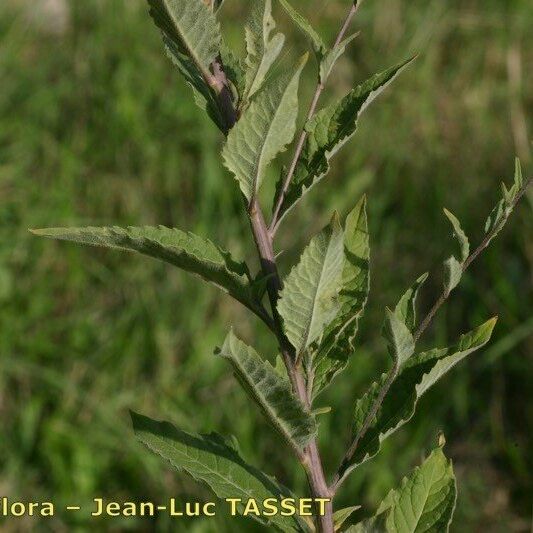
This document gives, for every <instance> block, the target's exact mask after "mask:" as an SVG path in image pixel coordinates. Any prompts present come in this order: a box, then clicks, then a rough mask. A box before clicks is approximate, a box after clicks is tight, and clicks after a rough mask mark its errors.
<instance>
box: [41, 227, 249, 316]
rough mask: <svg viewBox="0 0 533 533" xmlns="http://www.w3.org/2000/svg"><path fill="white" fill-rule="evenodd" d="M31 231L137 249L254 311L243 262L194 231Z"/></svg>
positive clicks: (131, 229)
mask: <svg viewBox="0 0 533 533" xmlns="http://www.w3.org/2000/svg"><path fill="white" fill-rule="evenodd" d="M33 233H35V234H36V235H40V236H43V237H49V238H53V239H58V240H62V241H72V242H77V243H80V244H88V245H91V246H100V247H103V248H113V249H119V250H127V251H131V252H138V253H140V254H143V255H146V256H149V257H153V258H155V259H160V260H162V261H165V262H166V263H170V264H172V265H174V266H177V267H178V268H181V269H183V270H186V271H187V272H191V273H192V274H196V275H198V276H200V277H201V278H203V279H204V280H206V281H208V282H211V283H213V284H215V285H217V286H218V287H220V288H222V289H223V290H225V291H226V292H228V293H229V294H230V295H231V296H233V297H234V298H235V299H237V300H239V301H240V302H241V303H243V304H244V305H246V306H247V307H249V308H250V309H252V310H253V311H256V310H257V303H256V302H255V300H254V299H253V296H252V291H251V289H250V281H249V280H250V273H249V270H248V267H247V266H246V264H245V263H243V262H237V261H235V260H234V259H232V257H231V255H230V254H229V253H228V252H226V251H224V250H222V249H221V248H219V247H218V246H216V245H215V244H213V243H212V242H211V241H209V240H205V239H203V238H201V237H198V236H197V235H194V234H193V233H185V232H183V231H180V230H178V229H169V228H165V227H163V226H159V227H140V228H136V227H128V228H119V227H102V228H93V227H86V228H48V229H40V230H33Z"/></svg>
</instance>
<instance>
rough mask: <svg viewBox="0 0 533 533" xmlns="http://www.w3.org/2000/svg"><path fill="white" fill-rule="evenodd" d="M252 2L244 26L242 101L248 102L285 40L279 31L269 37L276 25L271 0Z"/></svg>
mask: <svg viewBox="0 0 533 533" xmlns="http://www.w3.org/2000/svg"><path fill="white" fill-rule="evenodd" d="M253 4H254V5H253V8H252V15H251V17H250V20H249V21H248V23H247V24H246V27H245V33H246V52H247V54H246V83H245V90H244V97H243V102H248V101H249V100H250V99H251V98H252V97H253V95H254V94H255V93H256V92H258V91H259V89H260V88H261V86H262V85H263V83H264V82H265V79H266V77H267V74H268V72H269V70H270V68H271V67H272V65H273V64H274V62H275V61H276V59H277V58H278V56H279V54H280V52H281V49H282V48H283V44H284V42H285V36H284V35H283V34H281V33H276V34H275V35H274V36H273V37H271V34H272V32H273V31H274V29H275V27H276V23H275V22H274V19H273V18H272V1H271V0H256V1H255V2H254V3H253Z"/></svg>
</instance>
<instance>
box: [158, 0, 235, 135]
mask: <svg viewBox="0 0 533 533" xmlns="http://www.w3.org/2000/svg"><path fill="white" fill-rule="evenodd" d="M148 3H149V5H150V14H151V16H152V18H153V20H154V22H155V23H156V25H157V26H158V28H159V29H160V30H161V33H162V35H163V42H164V44H165V48H166V50H167V53H168V55H169V57H170V58H171V59H172V61H173V63H174V64H175V65H176V66H177V67H178V69H179V70H180V72H181V73H182V75H183V76H184V77H185V79H186V80H187V82H188V83H189V85H191V87H192V88H193V90H194V93H195V99H196V102H197V103H198V105H199V106H200V107H202V108H203V109H206V110H207V112H208V113H209V115H210V116H211V118H212V119H213V121H214V122H215V123H216V124H217V125H218V126H219V127H220V128H222V129H223V128H224V125H223V120H222V117H221V115H220V111H219V109H218V106H217V103H216V98H215V95H214V93H213V90H212V89H211V87H210V86H209V85H208V83H207V82H206V78H208V77H209V76H210V70H209V69H210V65H211V63H212V62H213V60H214V59H215V58H216V57H217V55H218V53H219V51H220V45H221V39H222V37H221V33H220V26H219V24H218V22H217V20H216V18H215V15H214V13H213V11H212V9H210V7H208V6H207V5H206V4H205V3H204V2H203V0H148Z"/></svg>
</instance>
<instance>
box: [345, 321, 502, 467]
mask: <svg viewBox="0 0 533 533" xmlns="http://www.w3.org/2000/svg"><path fill="white" fill-rule="evenodd" d="M495 324H496V319H491V320H489V321H488V322H486V323H485V324H483V325H481V326H480V327H478V328H476V329H474V330H473V331H471V332H469V333H467V334H465V335H462V336H461V338H460V340H459V342H458V343H457V344H456V345H455V346H453V347H451V348H443V349H435V350H431V351H429V352H423V353H419V354H416V355H413V356H411V357H410V358H409V360H408V361H407V362H406V363H405V364H404V365H403V366H402V367H401V368H400V369H399V373H398V376H397V378H396V380H395V381H394V382H393V384H392V386H391V388H390V390H389V392H388V394H387V395H386V396H385V399H384V401H383V403H382V404H381V407H380V409H379V410H378V412H377V414H376V416H375V417H374V420H373V421H372V424H371V426H370V428H369V429H368V431H367V432H366V434H365V435H364V437H363V438H362V439H361V440H360V442H359V444H358V447H357V450H356V453H355V454H354V457H353V458H352V462H351V465H350V466H347V468H346V469H345V471H344V472H343V475H342V477H346V476H347V475H348V474H349V473H350V472H351V471H352V470H353V469H354V468H356V467H357V466H359V465H361V464H362V463H364V462H366V461H367V460H369V459H371V458H372V457H374V456H375V455H376V454H377V453H378V451H379V449H380V447H381V443H382V442H383V441H384V440H385V439H386V438H388V437H389V436H390V435H392V434H393V433H395V432H396V431H397V430H398V429H399V428H400V427H402V426H403V425H404V424H405V423H407V422H408V421H409V420H410V419H411V418H412V417H413V415H414V413H415V409H416V405H417V403H418V400H419V399H420V398H421V397H422V395H423V394H425V393H426V392H427V390H428V389H430V388H431V387H432V386H433V385H434V384H435V383H436V382H437V381H438V380H439V379H440V378H442V377H443V376H444V375H445V374H446V373H447V372H448V371H450V370H451V369H452V368H453V367H454V366H455V365H456V364H457V363H459V362H460V361H462V360H463V359H464V358H465V357H466V356H468V355H470V354H471V353H473V352H475V351H476V350H478V349H479V348H481V347H483V346H485V344H487V342H488V341H489V339H490V337H491V334H492V331H493V329H494V325H495ZM386 379H387V376H386V375H385V374H384V375H383V376H382V377H381V379H380V380H379V381H378V382H375V383H373V384H372V385H371V386H370V388H369V390H368V391H367V392H366V393H365V394H364V395H363V396H362V397H361V398H360V399H359V400H357V402H356V405H355V415H354V429H353V433H354V435H357V434H358V433H359V432H360V430H361V428H362V426H363V424H364V422H365V420H366V418H367V416H368V414H369V412H370V409H371V407H372V405H373V404H374V401H375V399H376V398H377V396H378V395H379V391H380V390H381V388H382V386H383V383H384V382H385V381H386Z"/></svg>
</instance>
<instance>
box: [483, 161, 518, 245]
mask: <svg viewBox="0 0 533 533" xmlns="http://www.w3.org/2000/svg"><path fill="white" fill-rule="evenodd" d="M523 186H524V178H523V175H522V167H521V165H520V160H519V159H518V158H516V159H515V172H514V180H513V185H512V186H511V188H510V189H509V190H507V188H506V187H505V185H504V184H503V183H502V190H503V198H502V199H501V200H500V201H499V202H498V203H497V204H496V207H495V208H494V209H493V210H492V212H491V213H490V215H489V218H488V219H487V222H486V223H485V233H486V234H487V235H490V239H489V240H488V242H487V246H488V245H489V244H490V243H491V242H492V240H493V239H494V238H495V237H496V236H497V235H498V234H499V233H500V231H501V230H502V229H503V228H504V226H505V224H506V223H507V220H508V219H509V217H510V215H511V213H512V212H513V208H514V204H515V202H516V199H517V196H518V194H519V193H520V190H521V189H522V187H523Z"/></svg>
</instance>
